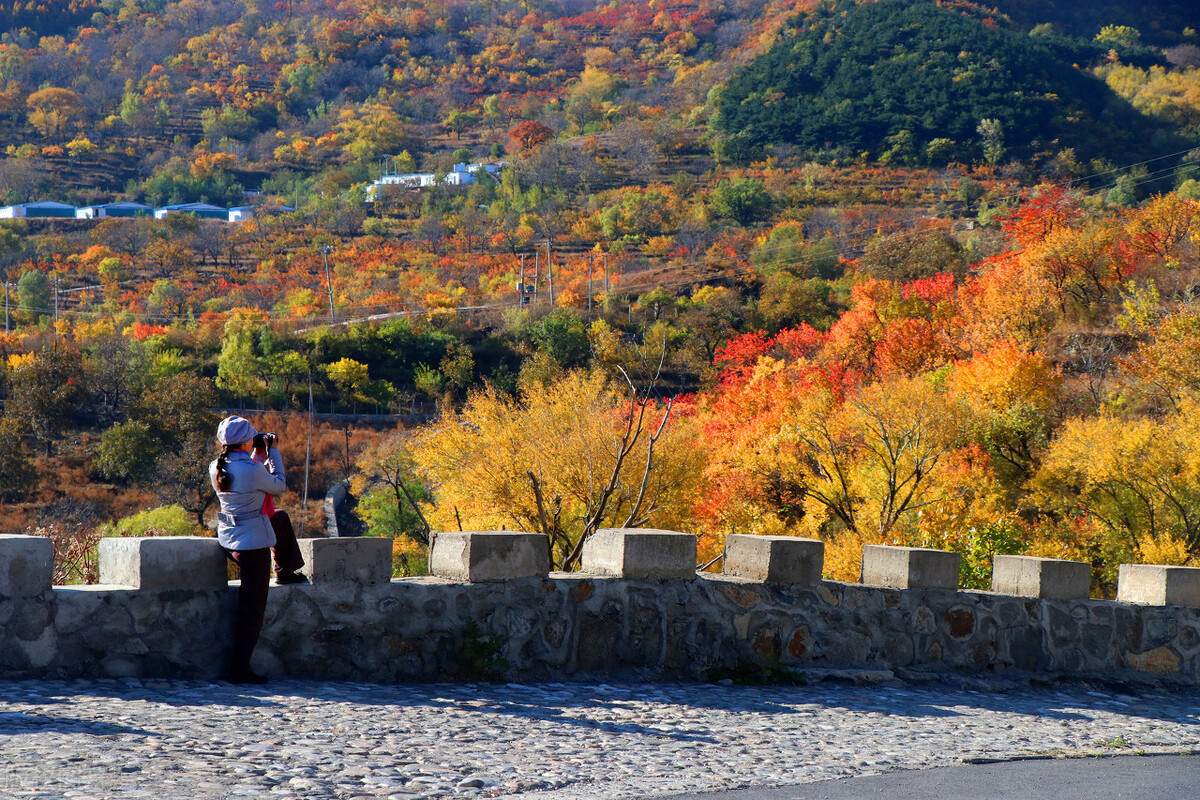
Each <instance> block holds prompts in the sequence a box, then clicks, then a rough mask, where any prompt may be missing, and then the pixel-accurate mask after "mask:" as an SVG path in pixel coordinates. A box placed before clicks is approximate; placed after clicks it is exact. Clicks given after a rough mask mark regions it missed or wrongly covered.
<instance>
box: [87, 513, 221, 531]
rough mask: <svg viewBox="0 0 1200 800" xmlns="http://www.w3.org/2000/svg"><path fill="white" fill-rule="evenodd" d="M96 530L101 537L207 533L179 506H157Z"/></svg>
mask: <svg viewBox="0 0 1200 800" xmlns="http://www.w3.org/2000/svg"><path fill="white" fill-rule="evenodd" d="M97 530H98V531H99V532H100V535H101V536H204V535H207V531H205V530H204V529H203V528H201V527H200V526H199V525H197V524H196V523H195V522H193V521H192V517H191V515H190V514H188V512H186V511H184V510H183V508H181V507H180V506H159V507H158V508H151V509H148V510H146V511H141V512H139V513H137V514H134V515H132V516H129V517H125V518H124V519H119V520H117V521H116V522H108V523H105V524H104V525H101V526H100V527H99V528H97Z"/></svg>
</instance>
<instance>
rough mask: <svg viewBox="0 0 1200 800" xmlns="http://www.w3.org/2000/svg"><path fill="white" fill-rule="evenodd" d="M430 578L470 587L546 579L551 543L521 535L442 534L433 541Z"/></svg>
mask: <svg viewBox="0 0 1200 800" xmlns="http://www.w3.org/2000/svg"><path fill="white" fill-rule="evenodd" d="M429 574H431V575H436V576H438V577H439V578H449V579H451V580H460V581H470V582H472V583H476V582H490V581H508V580H516V579H519V578H545V577H546V576H547V575H549V574H550V540H549V539H547V538H546V536H545V534H541V533H525V532H522V531H445V532H442V533H438V534H437V535H436V536H435V537H434V540H433V547H432V548H431V550H430V554H429Z"/></svg>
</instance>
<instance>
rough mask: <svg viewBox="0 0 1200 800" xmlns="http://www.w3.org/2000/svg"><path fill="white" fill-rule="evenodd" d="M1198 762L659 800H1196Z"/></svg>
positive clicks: (915, 775)
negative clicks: (1045, 799) (1039, 799)
mask: <svg viewBox="0 0 1200 800" xmlns="http://www.w3.org/2000/svg"><path fill="white" fill-rule="evenodd" d="M1198 790H1200V756H1194V755H1189V756H1152V757H1146V756H1141V757H1139V756H1114V757H1109V758H1061V759H1047V760H1038V761H1009V762H1005V763H1000V764H986V765H967V766H960V767H941V768H938V769H929V770H920V771H904V772H891V773H888V774H886V775H872V776H869V777H865V778H843V779H841V780H833V781H821V782H819V783H809V784H804V785H801V786H784V787H781V788H773V789H743V790H740V791H733V792H706V793H695V794H686V795H676V796H674V797H670V798H661V800H878V799H879V798H892V799H893V800H895V799H896V798H920V800H1030V798H1054V800H1193V798H1195V797H1196V794H1197V792H1198Z"/></svg>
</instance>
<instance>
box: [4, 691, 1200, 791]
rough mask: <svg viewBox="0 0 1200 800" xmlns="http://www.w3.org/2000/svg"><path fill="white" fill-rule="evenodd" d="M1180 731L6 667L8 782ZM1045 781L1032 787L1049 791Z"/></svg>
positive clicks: (907, 751) (731, 761)
mask: <svg viewBox="0 0 1200 800" xmlns="http://www.w3.org/2000/svg"><path fill="white" fill-rule="evenodd" d="M1184 749H1186V750H1192V749H1200V692H1197V691H1187V692H1179V693H1171V692H1166V691H1161V690H1158V691H1142V692H1137V693H1126V692H1125V691H1123V690H1116V689H1112V688H1107V687H1102V686H1089V685H1086V684H1074V685H1066V686H1055V687H1052V688H1018V689H1012V690H1010V691H1006V692H1002V693H998V692H994V691H993V692H985V691H977V690H972V689H967V688H956V687H952V686H947V685H941V684H937V685H917V684H913V685H907V686H879V685H875V686H855V685H846V684H833V683H822V684H817V685H815V686H804V687H783V686H765V687H746V686H713V685H702V684H692V685H658V684H654V685H646V684H621V685H605V684H540V685H532V686H522V685H517V684H509V685H498V684H411V685H401V686H378V685H367V684H355V683H326V682H305V681H273V682H272V683H271V684H270V685H268V686H266V687H261V688H258V687H256V688H252V689H247V688H244V687H233V686H229V685H227V684H209V683H203V682H194V681H138V680H123V681H74V682H53V681H23V682H16V683H3V682H0V798H2V799H3V800H9V799H10V798H13V799H15V798H36V799H37V800H59V799H60V798H87V799H88V800H125V799H126V798H147V800H176V798H196V800H217V799H218V798H220V799H221V800H226V799H227V798H231V797H253V798H268V799H269V800H276V799H277V798H278V799H279V800H284V799H285V798H291V799H292V800H327V799H328V800H343V799H345V800H349V799H350V798H356V799H357V800H368V798H387V800H413V799H414V798H464V799H465V798H481V797H521V798H524V800H617V799H618V798H643V797H662V796H668V795H678V794H680V793H682V792H712V791H718V790H731V789H744V788H750V787H781V786H792V785H795V784H805V783H807V784H814V783H815V782H818V781H826V780H830V779H836V778H852V777H861V776H869V775H880V774H883V773H894V772H896V771H897V770H919V769H930V768H936V767H948V766H955V765H961V764H962V762H963V759H964V758H979V757H994V758H1006V757H1012V756H1018V755H1022V754H1035V753H1105V754H1112V753H1128V752H1131V751H1134V752H1136V751H1143V750H1144V751H1150V752H1161V751H1179V750H1184ZM1040 763H1041V762H1033V765H1032V767H1031V768H1034V769H1036V768H1038V765H1039V764H1040ZM1117 763H1119V762H1116V761H1104V762H1101V761H1093V762H1089V764H1095V765H1100V768H1103V767H1105V766H1108V765H1110V764H1117ZM1120 763H1124V762H1120ZM1128 763H1132V762H1128ZM1162 763H1167V762H1165V761H1164V762H1162ZM1021 768H1022V767H1019V766H1018V767H1012V769H1021ZM1192 771H1193V772H1195V770H1194V769H1193V770H1192ZM939 774H941V773H918V775H917V776H895V775H891V774H886V775H883V777H881V778H876V779H873V780H881V781H884V782H885V783H883V784H879V786H882V787H884V788H886V786H887V784H886V782H887V781H892V780H897V779H909V778H910V777H911V778H912V779H915V780H924V779H925V778H924V777H922V775H928V776H935V777H936V776H937V775H939ZM973 774H984V773H983V772H979V773H973ZM865 785H867V786H873V785H874V784H865ZM825 786H829V784H825ZM809 788H810V789H813V790H814V791H822V790H824V788H823V787H822V786H820V785H817V786H810V787H809ZM987 788H989V786H988V783H987V781H986V780H973V781H972V782H971V784H970V789H971V793H970V797H972V799H973V800H981V798H983V797H984V796H985V795H983V794H982V793H981V792H982V790H984V789H987ZM1040 788H1041V785H1040V783H1034V784H1031V785H1030V792H1029V794H1027V795H1025V796H1026V797H1038V796H1046V797H1052V796H1054V795H1048V794H1042V793H1041V792H1040ZM782 791H792V790H791V789H787V790H782ZM831 791H832V789H831ZM752 796H753V795H752ZM784 796H787V795H784ZM792 796H793V797H799V796H805V795H792ZM882 796H896V795H890V794H889V793H886V792H885V794H884V795H882ZM901 796H921V794H920V793H919V792H918V793H917V794H911V795H901ZM1088 800H1096V796H1095V795H1093V794H1091V793H1089V794H1088Z"/></svg>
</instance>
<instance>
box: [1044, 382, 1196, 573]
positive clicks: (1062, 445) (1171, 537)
mask: <svg viewBox="0 0 1200 800" xmlns="http://www.w3.org/2000/svg"><path fill="white" fill-rule="evenodd" d="M1198 411H1200V404H1197V403H1196V402H1195V401H1194V400H1191V399H1186V400H1184V402H1183V403H1182V404H1181V407H1180V409H1179V410H1178V411H1177V412H1174V413H1171V414H1167V415H1165V416H1162V417H1159V418H1150V417H1142V418H1135V419H1121V418H1119V417H1117V416H1114V415H1112V414H1103V415H1101V416H1098V417H1094V418H1090V419H1073V420H1070V421H1068V422H1067V423H1066V424H1065V425H1064V426H1063V428H1062V430H1061V431H1060V432H1059V435H1058V436H1057V437H1056V438H1055V440H1054V441H1053V442H1052V443H1051V446H1050V449H1049V451H1048V452H1047V454H1046V457H1045V459H1044V460H1043V462H1042V465H1041V468H1040V469H1039V470H1038V473H1037V476H1036V477H1035V478H1034V480H1033V483H1032V488H1033V498H1034V500H1035V501H1036V502H1037V503H1038V505H1039V506H1041V507H1042V508H1044V509H1047V510H1050V511H1052V512H1055V513H1057V514H1058V515H1059V516H1060V517H1061V518H1071V517H1082V518H1085V519H1087V520H1089V521H1091V522H1093V523H1095V524H1097V525H1098V526H1099V528H1100V529H1101V530H1102V531H1103V532H1104V533H1105V534H1106V536H1107V537H1108V538H1109V539H1110V541H1108V542H1106V543H1102V544H1103V549H1104V550H1105V551H1106V552H1107V553H1108V556H1107V557H1106V558H1105V559H1104V561H1105V563H1103V564H1101V565H1099V566H1100V567H1101V569H1102V571H1105V572H1106V573H1108V578H1107V581H1108V582H1109V583H1111V582H1112V581H1113V578H1115V571H1116V567H1117V566H1118V563H1117V561H1116V560H1117V559H1135V560H1142V559H1143V558H1144V557H1145V556H1146V555H1149V554H1153V555H1154V556H1155V557H1156V558H1158V557H1163V556H1164V554H1170V553H1172V552H1175V553H1183V552H1186V554H1187V556H1188V558H1189V559H1194V558H1195V557H1196V556H1197V554H1200V429H1198V428H1197V426H1196V425H1195V418H1196V413H1197V412H1198ZM1176 560H1178V559H1176Z"/></svg>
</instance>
